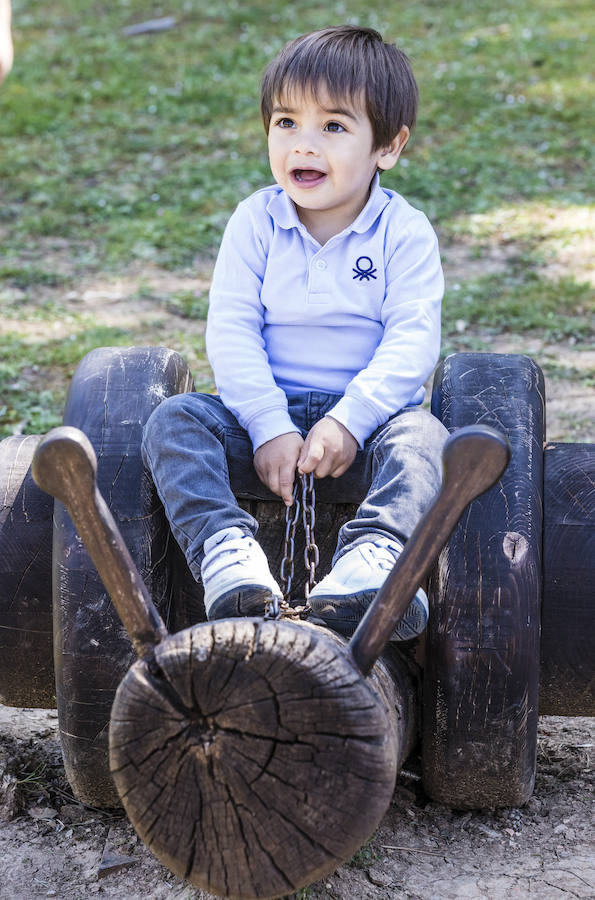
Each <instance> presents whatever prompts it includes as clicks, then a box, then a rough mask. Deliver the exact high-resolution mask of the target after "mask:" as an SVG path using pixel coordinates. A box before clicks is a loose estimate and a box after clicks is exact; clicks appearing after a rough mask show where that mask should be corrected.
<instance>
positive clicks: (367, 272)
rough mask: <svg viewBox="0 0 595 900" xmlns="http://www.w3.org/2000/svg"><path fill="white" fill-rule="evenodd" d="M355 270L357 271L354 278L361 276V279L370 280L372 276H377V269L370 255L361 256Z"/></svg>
mask: <svg viewBox="0 0 595 900" xmlns="http://www.w3.org/2000/svg"><path fill="white" fill-rule="evenodd" d="M353 271H354V272H355V275H354V276H353V278H354V280H355V279H356V278H359V280H360V281H369V280H370V278H374V279H375V278H376V269H375V268H374V263H373V262H372V260H371V259H370V257H369V256H360V258H359V259H358V260H357V262H356V264H355V268H354V269H353Z"/></svg>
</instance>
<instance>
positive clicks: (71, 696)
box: [54, 347, 191, 806]
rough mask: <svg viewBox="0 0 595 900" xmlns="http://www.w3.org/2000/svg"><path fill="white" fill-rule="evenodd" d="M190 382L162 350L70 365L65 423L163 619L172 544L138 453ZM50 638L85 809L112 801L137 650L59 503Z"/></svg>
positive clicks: (98, 356) (63, 728) (116, 351)
mask: <svg viewBox="0 0 595 900" xmlns="http://www.w3.org/2000/svg"><path fill="white" fill-rule="evenodd" d="M190 387H191V376H190V374H189V371H188V367H187V365H186V363H185V362H184V360H183V359H182V358H181V357H180V356H179V355H178V354H177V353H174V352H173V351H171V350H167V349H165V348H163V347H161V348H160V347H132V348H122V347H115V348H100V349H98V350H93V351H92V352H91V353H89V354H88V355H87V356H86V357H85V358H84V359H83V360H82V362H81V363H80V365H79V366H78V368H77V370H76V372H75V374H74V377H73V380H72V383H71V386H70V390H69V393H68V397H67V400H66V407H65V411H64V424H65V425H68V426H75V427H77V428H80V429H81V430H82V431H83V432H84V433H85V434H86V435H87V437H88V438H89V440H90V442H91V444H92V445H93V447H94V449H95V452H96V455H97V459H98V487H99V490H100V492H101V494H102V496H103V497H104V499H105V501H106V503H107V505H108V507H109V509H110V510H111V512H112V514H113V515H114V518H115V519H116V521H117V523H118V526H119V528H120V530H121V532H122V535H123V538H124V542H125V544H126V546H127V547H128V549H129V551H130V554H131V556H132V558H133V560H134V562H135V564H136V565H137V567H138V569H139V570H140V572H141V576H142V580H143V581H144V582H145V584H146V586H147V588H148V591H149V594H150V595H151V597H153V598H155V600H156V603H157V605H158V607H159V610H160V611H161V612H162V613H163V618H164V619H166V620H167V619H168V611H169V606H170V602H171V579H170V574H169V558H168V549H169V546H170V542H171V540H172V538H171V534H170V531H169V528H168V526H167V521H166V519H165V515H164V512H163V508H162V506H161V503H160V502H159V498H158V497H157V493H156V491H155V488H154V486H153V484H152V482H151V479H150V478H149V476H148V474H147V473H146V471H145V469H144V465H143V461H142V458H141V452H140V448H141V434H142V429H143V426H144V423H145V422H146V420H147V418H148V417H149V415H150V413H151V412H152V410H153V409H154V407H155V406H156V405H157V404H158V403H160V402H161V400H162V399H163V398H164V397H167V396H168V395H170V394H172V393H179V392H181V391H184V390H188V389H190ZM54 634H55V661H56V693H57V701H58V717H59V723H60V740H61V744H62V753H63V756H64V765H65V769H66V774H67V777H68V780H69V782H70V785H71V787H72V789H73V792H74V793H75V795H76V797H77V798H78V799H79V800H82V801H83V802H85V803H89V804H90V805H92V806H115V805H119V798H118V795H117V792H116V789H115V787H114V784H113V782H112V779H111V776H110V773H109V765H108V725H109V717H110V711H111V706H112V701H113V698H114V695H115V692H116V689H117V687H118V685H119V683H120V681H121V679H122V677H123V676H124V674H125V672H126V671H127V670H128V668H129V667H130V665H131V664H132V662H133V661H134V659H135V653H134V650H133V647H132V644H131V641H130V638H129V637H128V635H127V634H126V631H125V629H124V628H123V626H122V624H121V622H120V619H119V618H118V615H117V613H116V611H115V609H114V607H113V605H112V603H111V600H110V598H109V595H108V593H107V591H106V589H105V587H104V585H103V583H102V581H101V579H100V578H99V575H98V574H97V571H96V569H95V566H94V565H93V563H92V561H91V559H90V557H89V554H88V552H87V550H86V549H85V546H84V544H83V542H82V540H81V537H80V535H79V534H78V533H77V530H76V528H75V526H74V524H73V522H72V519H71V517H70V515H69V514H68V512H67V511H66V509H65V507H64V506H63V505H62V503H60V502H59V501H56V507H55V515H54Z"/></svg>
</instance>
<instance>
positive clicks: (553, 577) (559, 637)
mask: <svg viewBox="0 0 595 900" xmlns="http://www.w3.org/2000/svg"><path fill="white" fill-rule="evenodd" d="M544 466H545V472H544V482H545V484H544V504H545V517H544V560H543V606H542V613H541V684H540V695H539V711H540V713H541V714H542V715H548V716H593V715H595V445H594V444H547V445H546V448H545V454H544Z"/></svg>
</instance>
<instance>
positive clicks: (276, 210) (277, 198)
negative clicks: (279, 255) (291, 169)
mask: <svg viewBox="0 0 595 900" xmlns="http://www.w3.org/2000/svg"><path fill="white" fill-rule="evenodd" d="M389 201H390V197H389V196H388V194H387V193H386V192H385V191H383V190H382V188H381V187H380V176H379V175H378V173H376V174H375V175H374V178H373V180H372V187H371V190H370V197H369V199H368V202H367V203H366V205H365V206H364V208H363V209H362V211H361V213H360V214H359V216H358V217H357V219H356V220H355V221H354V222H352V223H351V225H348V226H347V228H345V229H344V230H343V232H342V234H347V233H349V232H350V231H356V232H358V234H363V233H364V232H366V231H367V230H368V229H369V228H371V227H372V225H373V224H374V222H375V221H376V219H377V218H378V216H379V215H380V213H381V212H382V210H383V209H384V208H385V206H386V205H387V204H388V202H389ZM267 212H268V213H269V215H271V216H272V218H273V219H274V220H275V222H276V223H277V225H279V227H280V228H287V229H290V228H297V229H298V230H299V231H301V232H306V229H305V228H304V226H303V225H302V223H301V222H300V220H299V218H298V214H297V211H296V208H295V205H294V203H293V200H292V199H291V197H290V196H289V194H286V193H285V191H284V190H283V189H282V188H280V189H279V192H278V193H277V194H275V195H274V196H273V197H271V199H270V200H269V202H268V203H267Z"/></svg>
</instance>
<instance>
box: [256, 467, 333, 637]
mask: <svg viewBox="0 0 595 900" xmlns="http://www.w3.org/2000/svg"><path fill="white" fill-rule="evenodd" d="M300 498H301V500H300ZM300 513H301V515H302V524H303V527H304V535H305V547H304V565H305V567H306V572H307V574H308V580H307V582H306V584H305V585H304V600H305V603H304V605H303V606H291V603H290V600H291V588H292V584H293V578H294V575H295V560H294V558H295V530H296V526H297V523H298V521H299V518H300ZM315 525H316V491H315V489H314V475H313V474H312V473H310V474H309V475H296V477H295V482H294V485H293V503H292V505H291V506H288V507H287V508H286V509H285V538H284V542H283V559H282V560H281V569H280V576H281V577H280V581H281V587H282V589H283V600H281V602H279V601H278V600H277V598H274V599H273V600H271V601H270V602H269V603H268V605H267V611H266V613H265V618H268V619H279V618H281V616H287V617H294V618H306V616H307V615H308V614H309V613H310V606H309V605H308V598H309V596H310V591H311V590H312V588H313V587H314V585H315V584H316V568H317V566H318V563H319V560H320V553H319V551H318V547H317V545H316V538H315V535H314V527H315Z"/></svg>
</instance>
